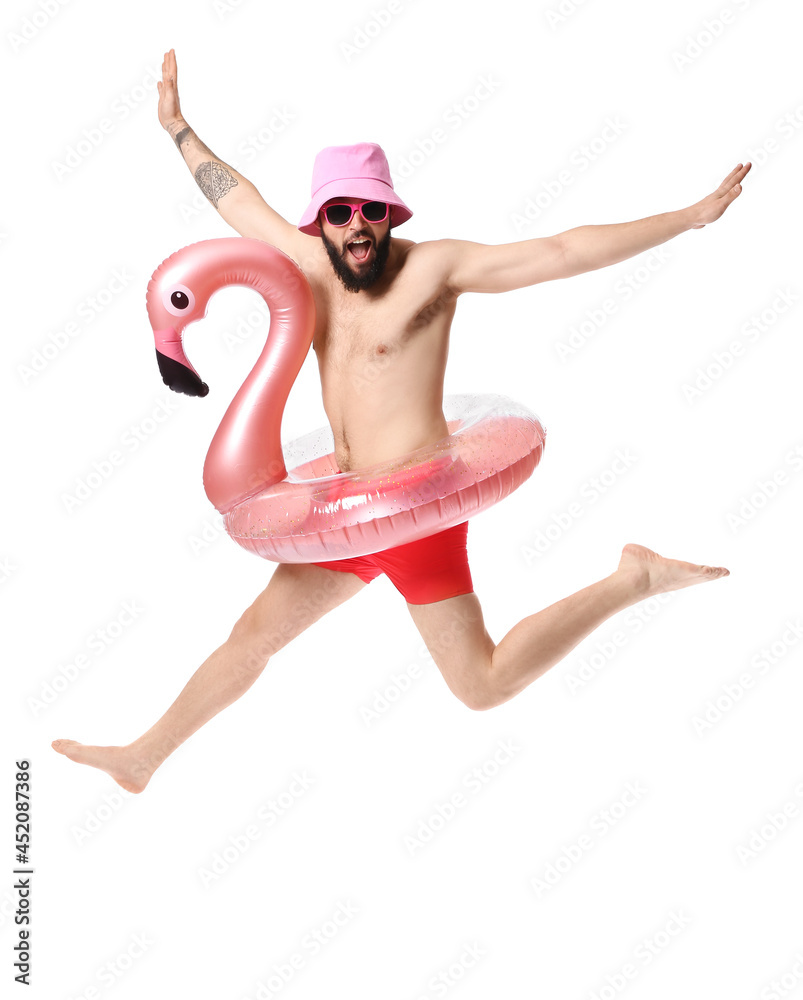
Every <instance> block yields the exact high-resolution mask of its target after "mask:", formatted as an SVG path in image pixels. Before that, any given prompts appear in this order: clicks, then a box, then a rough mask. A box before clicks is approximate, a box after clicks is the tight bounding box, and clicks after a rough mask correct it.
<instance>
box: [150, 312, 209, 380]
mask: <svg viewBox="0 0 803 1000" xmlns="http://www.w3.org/2000/svg"><path fill="white" fill-rule="evenodd" d="M153 336H154V340H155V341H156V360H157V362H158V364H159V371H160V372H161V374H162V381H163V382H164V384H165V385H166V386H168V387H169V388H170V389H172V390H173V391H174V392H183V393H184V395H186V396H205V395H206V394H207V393H208V392H209V386H208V385H207V384H206V382H203V381H202V380H201V376H200V375H199V374H198V372H197V371H196V370H195V369H194V368H193V367H192V365H191V364H190V362H189V359H188V358H187V355H186V354H185V353H184V348H183V347H182V345H181V334H180V333H179V332H178V331H177V330H175V329H174V328H173V327H165V328H164V329H161V330H154V331H153Z"/></svg>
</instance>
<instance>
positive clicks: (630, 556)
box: [407, 544, 729, 710]
mask: <svg viewBox="0 0 803 1000" xmlns="http://www.w3.org/2000/svg"><path fill="white" fill-rule="evenodd" d="M728 572H729V571H728V570H727V569H724V568H723V567H713V566H699V565H696V564H694V563H687V562H681V561H680V560H677V559H665V558H663V557H662V556H659V555H658V554H657V553H656V552H653V551H652V550H651V549H647V548H644V546H642V545H632V544H631V545H626V546H625V547H624V549H623V550H622V557H621V560H620V562H619V566H618V568H617V570H616V571H615V572H614V573H612V574H611V575H610V576H608V577H605V579H604V580H600V581H599V582H598V583H594V584H592V585H591V586H590V587H586V588H585V589H584V590H580V591H578V593H576V594H572V595H571V597H566V598H564V599H563V600H562V601H558V602H557V603H556V604H553V605H551V606H550V607H548V608H545V609H544V610H543V611H539V612H538V613H537V614H534V615H530V617H529V618H525V619H524V620H523V621H520V622H519V623H518V625H516V626H514V628H512V629H511V630H510V632H508V634H507V635H506V636H505V637H504V639H502V641H501V642H500V643H499V644H498V645H495V644H494V641H493V639H491V637H490V635H488V632H487V631H486V629H485V623H484V621H483V617H482V609H481V607H480V602H479V600H478V599H477V596H476V594H473V593H471V594H464V595H462V596H461V597H450V598H448V599H447V600H444V601H437V602H435V603H433V604H409V603H408V605H407V607H408V608H409V609H410V614H411V616H412V618H413V621H414V622H415V624H416V626H417V627H418V630H419V631H420V633H421V636H422V638H423V639H424V642H425V643H426V645H427V648H428V649H429V651H430V653H431V654H432V658H433V659H434V660H435V662H436V664H437V665H438V667H439V668H440V671H441V673H442V674H443V676H444V679H445V681H446V683H447V684H448V686H449V688H450V690H451V691H452V692H453V693H454V694H455V695H457V697H458V698H459V699H460V700H461V701H463V702H464V703H465V704H466V705H468V707H469V708H473V709H477V710H482V709H488V708H494V707H495V706H496V705H501V704H502V703H503V702H506V701H509V700H510V699H511V698H513V697H515V696H516V695H517V694H519V692H520V691H523V690H524V688H526V687H527V686H528V685H529V684H531V683H532V682H533V681H534V680H536V679H537V678H539V677H540V676H541V675H542V674H543V673H545V672H546V671H547V670H549V668H550V667H553V666H554V665H555V664H556V663H558V662H560V660H562V659H563V658H564V657H565V656H566V655H567V653H570V652H571V650H573V649H574V647H575V646H576V645H577V644H578V643H579V642H581V641H582V640H583V639H585V638H586V636H588V635H590V634H591V633H592V632H593V631H594V629H595V628H597V626H599V625H601V624H602V622H604V621H606V620H607V619H608V618H610V617H611V616H612V615H615V614H617V613H618V612H619V611H623V610H624V609H625V608H628V607H630V606H631V605H633V604H637V603H638V602H639V601H643V600H645V599H646V598H648V597H652V596H654V595H655V594H661V593H666V592H667V591H671V590H680V589H681V588H682V587H691V586H693V585H694V584H697V583H705V582H706V581H707V580H716V579H718V578H720V577H723V576H727V575H728Z"/></svg>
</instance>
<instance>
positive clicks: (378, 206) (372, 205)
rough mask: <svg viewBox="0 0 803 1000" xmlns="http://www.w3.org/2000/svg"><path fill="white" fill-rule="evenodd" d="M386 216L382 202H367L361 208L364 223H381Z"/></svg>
mask: <svg viewBox="0 0 803 1000" xmlns="http://www.w3.org/2000/svg"><path fill="white" fill-rule="evenodd" d="M387 214H388V206H387V204H386V203H385V202H384V201H369V202H367V203H366V204H365V205H363V207H362V217H363V218H364V219H365V221H366V222H382V221H383V220H384V219H385V218H386V217H387Z"/></svg>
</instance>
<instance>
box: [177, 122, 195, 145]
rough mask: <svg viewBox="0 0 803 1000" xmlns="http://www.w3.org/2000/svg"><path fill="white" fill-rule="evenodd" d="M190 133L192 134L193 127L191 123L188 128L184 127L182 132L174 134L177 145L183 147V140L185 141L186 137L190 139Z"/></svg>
mask: <svg viewBox="0 0 803 1000" xmlns="http://www.w3.org/2000/svg"><path fill="white" fill-rule="evenodd" d="M190 135H192V129H191V128H190V127H189V125H188V126H187V127H186V128H183V129H182V130H181V131H180V132H177V133H176V135H174V136H173V139H174V140H175V143H176V146H178V148H179V149H181V144H182V142H184V140H185V139H188V138H189V137H190Z"/></svg>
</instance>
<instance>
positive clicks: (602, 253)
mask: <svg viewBox="0 0 803 1000" xmlns="http://www.w3.org/2000/svg"><path fill="white" fill-rule="evenodd" d="M750 167H751V164H750V163H747V164H744V165H742V164H741V163H740V164H739V165H738V166H737V167H735V168H734V169H733V170H732V171H731V172H730V173H729V174H728V176H727V177H726V178H725V180H724V181H723V182H722V183H721V184H720V186H719V187H718V188H717V189H716V191H714V192H713V193H712V194H710V195H708V196H707V197H705V198H703V199H702V201H698V202H697V203H696V204H695V205H691V206H690V207H689V208H684V209H680V210H679V211H677V212H665V213H664V214H663V215H651V216H650V217H649V218H646V219H636V220H635V222H620V223H614V224H613V225H607V226H579V227H578V228H576V229H568V230H567V231H566V232H563V233H558V234H557V235H556V236H546V237H542V238H541V239H534V240H523V241H521V242H518V243H504V244H501V245H499V246H485V245H484V244H481V243H468V242H465V241H462V240H443V241H441V246H442V248H443V252H444V254H445V256H446V258H447V269H448V272H449V277H448V279H447V284H448V285H449V287H450V288H451V289H452V291H454V292H455V293H456V294H460V293H461V292H507V291H512V290H513V289H514V288H525V287H526V286H527V285H535V284H537V283H538V282H540V281H552V280H553V279H555V278H570V277H572V276H573V275H575V274H583V273H584V272H585V271H594V270H596V269H597V268H600V267H608V266H609V265H611V264H618V263H619V262H620V261H623V260H627V258H628V257H635V256H636V254H640V253H643V252H644V251H645V250H650V249H652V247H656V246H658V245H659V244H660V243H666V241H667V240H671V239H672V238H673V237H675V236H678V235H679V234H680V233H685V232H686V230H688V229H702V227H703V226H705V225H707V224H708V223H709V222H715V221H716V220H717V219H718V218H719V217H720V216H721V215H722V213H723V212H724V211H725V209H726V208H727V207H728V206H729V205H730V204H731V202H732V201H734V199H736V198H738V197H739V195H740V194H741V191H742V186H741V181H742V179H743V178H744V177H745V176H746V174H747V173H748V171H749V170H750Z"/></svg>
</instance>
